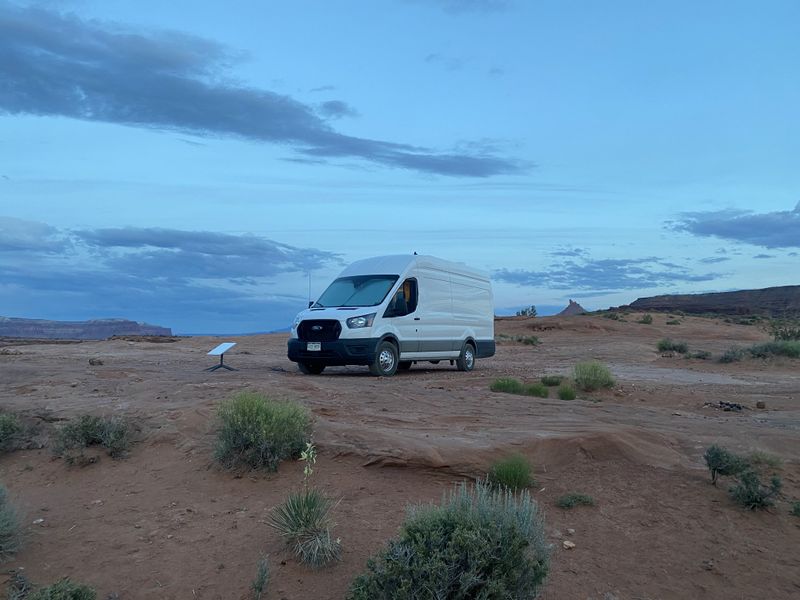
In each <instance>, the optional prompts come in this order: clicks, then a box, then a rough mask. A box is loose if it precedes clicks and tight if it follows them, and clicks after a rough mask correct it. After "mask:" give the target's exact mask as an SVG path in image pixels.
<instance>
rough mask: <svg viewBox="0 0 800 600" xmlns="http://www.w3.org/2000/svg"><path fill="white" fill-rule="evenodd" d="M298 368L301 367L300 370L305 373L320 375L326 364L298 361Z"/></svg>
mask: <svg viewBox="0 0 800 600" xmlns="http://www.w3.org/2000/svg"><path fill="white" fill-rule="evenodd" d="M297 368H298V369H300V372H301V373H303V374H304V375H319V374H320V373H322V372H323V371H324V370H325V365H321V364H319V363H312V362H299V363H297Z"/></svg>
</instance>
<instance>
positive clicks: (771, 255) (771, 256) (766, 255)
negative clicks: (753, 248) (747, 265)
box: [753, 254, 775, 259]
mask: <svg viewBox="0 0 800 600" xmlns="http://www.w3.org/2000/svg"><path fill="white" fill-rule="evenodd" d="M753 258H758V259H764V258H775V255H774V254H756V255H755V256H754V257H753Z"/></svg>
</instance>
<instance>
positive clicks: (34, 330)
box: [0, 317, 172, 340]
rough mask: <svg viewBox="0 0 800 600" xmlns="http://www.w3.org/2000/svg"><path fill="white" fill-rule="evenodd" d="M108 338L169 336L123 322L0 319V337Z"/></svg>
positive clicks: (167, 332) (169, 332) (152, 327)
mask: <svg viewBox="0 0 800 600" xmlns="http://www.w3.org/2000/svg"><path fill="white" fill-rule="evenodd" d="M112 335H172V330H171V329H169V328H168V327H159V326H158V325H148V324H147V323H137V322H135V321H128V320H126V319H97V320H93V321H47V320H45V319H15V318H9V317H0V337H16V338H36V339H48V340H104V339H107V338H110V337H111V336H112Z"/></svg>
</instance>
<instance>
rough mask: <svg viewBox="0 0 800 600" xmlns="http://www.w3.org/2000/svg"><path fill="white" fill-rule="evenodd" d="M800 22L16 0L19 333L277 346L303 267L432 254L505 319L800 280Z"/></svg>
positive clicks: (534, 9)
mask: <svg viewBox="0 0 800 600" xmlns="http://www.w3.org/2000/svg"><path fill="white" fill-rule="evenodd" d="M798 22H800V3H797V2H795V1H793V0H791V1H785V2H778V1H765V2H760V3H757V4H756V3H753V2H736V1H733V2H732V1H724V2H723V1H719V2H713V1H710V2H702V3H698V2H681V1H675V0H673V1H670V2H659V1H654V2H647V3H644V2H634V1H631V2H626V1H617V2H602V3H601V2H592V1H588V0H587V1H583V2H578V1H574V2H573V1H549V2H548V1H538V0H537V1H523V0H508V1H504V0H461V1H459V0H372V1H369V2H367V1H362V2H356V1H341V2H340V1H335V0H330V1H325V2H322V1H318V2H302V1H297V2H277V1H269V2H266V1H264V0H258V1H240V2H236V3H233V4H232V3H230V2H228V3H222V2H212V1H205V2H197V1H196V0H195V1H191V2H190V1H184V0H174V1H172V2H169V3H164V2H160V1H159V2H155V1H152V0H139V1H137V2H124V1H118V2H107V1H100V0H84V1H81V0H75V1H62V2H57V1H55V0H52V1H44V2H8V1H6V0H0V315H5V316H17V317H38V318H53V319H87V318H101V317H126V318H132V319H135V320H140V321H148V322H152V323H157V324H161V325H165V326H170V327H172V328H173V329H174V330H175V331H177V332H220V333H222V332H225V333H236V332H248V331H266V330H272V329H277V328H281V327H284V326H285V325H286V324H287V322H289V321H290V320H291V318H292V316H293V315H294V314H295V313H296V312H297V311H298V310H299V309H301V308H302V307H303V306H304V305H305V302H306V300H307V297H308V279H309V273H310V274H311V295H312V296H316V295H317V294H319V293H320V292H321V291H322V288H323V287H324V285H325V284H326V283H327V282H328V281H329V280H330V279H331V278H332V277H334V276H335V275H336V273H337V272H338V271H339V270H341V269H342V267H343V265H344V264H346V263H348V262H350V261H352V260H355V259H358V258H363V257H367V256H375V255H381V254H396V253H410V252H414V251H416V252H419V253H420V254H433V255H435V256H440V257H443V258H447V259H451V260H457V261H463V262H466V263H468V264H470V265H473V266H477V267H480V268H483V269H486V270H488V271H490V272H491V273H492V274H493V279H494V288H495V297H496V306H497V309H498V312H501V313H502V312H507V311H509V310H513V309H514V308H516V307H520V306H524V305H529V304H536V305H537V306H539V307H540V308H543V309H546V307H561V306H563V305H566V303H567V300H568V299H569V298H575V299H577V300H579V301H580V302H581V303H582V304H583V305H584V306H586V307H587V308H589V309H595V308H605V307H608V306H611V305H619V304H623V303H628V302H630V301H632V300H634V299H635V298H637V297H640V296H650V295H655V294H660V293H683V292H704V291H724V290H731V289H741V288H754V287H766V286H772V285H789V284H798V283H800V278H799V277H798V273H800V269H799V268H798V265H800V257H799V256H798V253H800V164H798V157H800V114H798V109H797V107H798V106H800V76H799V75H798V71H797V65H798V64H800V36H798V35H797V23H798ZM542 312H546V310H544V311H542Z"/></svg>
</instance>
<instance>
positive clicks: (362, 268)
mask: <svg viewBox="0 0 800 600" xmlns="http://www.w3.org/2000/svg"><path fill="white" fill-rule="evenodd" d="M415 263H416V265H417V266H418V267H427V268H430V269H438V270H442V271H447V272H448V273H460V274H462V275H467V276H469V277H476V278H478V279H484V280H488V279H489V274H488V273H486V272H485V271H481V270H479V269H473V268H472V267H468V266H467V265H465V264H464V263H456V262H451V261H448V260H444V259H441V258H436V257H435V256H428V255H416V254H391V255H388V256H375V257H373V258H365V259H362V260H357V261H356V262H354V263H352V264H350V265H349V266H348V267H347V268H346V269H345V270H344V271H342V272H341V273H340V274H339V277H352V276H354V275H373V274H384V275H402V274H403V273H405V272H406V271H407V270H408V269H409V268H410V267H411V266H413V265H414V264H415Z"/></svg>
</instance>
